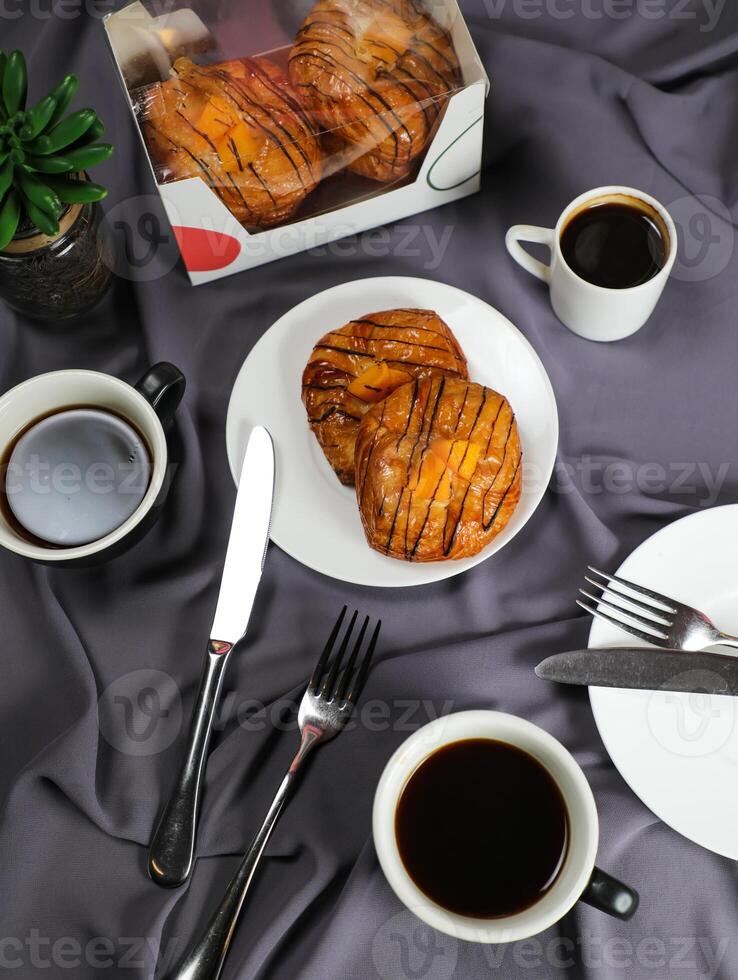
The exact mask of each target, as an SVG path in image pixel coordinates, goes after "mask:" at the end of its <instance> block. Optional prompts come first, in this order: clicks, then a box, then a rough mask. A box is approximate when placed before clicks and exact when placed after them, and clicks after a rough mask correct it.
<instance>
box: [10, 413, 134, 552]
mask: <svg viewBox="0 0 738 980" xmlns="http://www.w3.org/2000/svg"><path fill="white" fill-rule="evenodd" d="M2 463H3V466H2V474H3V486H2V490H3V493H2V495H0V501H1V502H2V508H3V516H4V517H5V519H6V520H7V522H8V523H9V524H10V525H11V526H12V527H13V528H14V529H15V531H16V533H18V534H19V535H20V536H21V537H23V538H25V539H26V540H27V541H30V542H31V543H41V544H43V545H46V546H48V545H52V546H54V547H57V548H68V547H75V546H77V545H84V544H89V543H90V542H93V541H98V540H100V539H101V538H104V537H105V536H106V535H108V534H110V533H111V532H112V531H115V530H116V528H118V527H120V526H121V525H122V524H123V523H125V521H126V520H128V518H129V517H130V516H131V515H132V514H133V513H134V512H135V511H136V510H137V509H138V507H139V505H140V503H141V501H142V500H143V498H144V496H145V494H146V491H147V489H148V486H149V482H150V478H151V452H150V450H149V448H148V446H147V444H146V441H145V439H144V438H143V436H142V435H141V433H140V432H139V431H138V430H137V429H136V428H135V427H134V426H133V425H132V423H131V422H130V421H129V420H128V419H126V418H124V417H122V416H120V415H118V414H117V413H115V412H112V411H110V410H107V409H102V408H99V407H95V406H90V407H86V406H79V407H69V408H64V409H61V410H59V411H55V412H52V413H50V414H49V415H46V416H44V417H42V418H40V419H35V420H34V421H33V422H32V423H31V424H30V425H28V426H26V428H25V429H24V430H23V431H22V432H20V433H19V434H18V435H17V436H16V438H15V439H14V440H13V441H12V443H11V444H10V445H9V446H8V447H7V448H6V450H5V453H4V454H3V458H2Z"/></svg>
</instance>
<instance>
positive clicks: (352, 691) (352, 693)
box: [346, 619, 382, 705]
mask: <svg viewBox="0 0 738 980" xmlns="http://www.w3.org/2000/svg"><path fill="white" fill-rule="evenodd" d="M381 628H382V620H381V619H379V620H377V625H376V626H375V627H374V632H373V633H372V638H371V640H369V646H368V647H367V650H366V653H365V654H364V659H363V660H362V661H361V663H360V664H359V666H358V668H357V670H356V674H355V675H354V679H353V681H352V682H351V687H350V688H349V692H348V694H347V695H346V704H350V705H355V704H356V702H357V700H358V698H359V695H360V694H361V689H362V688H363V686H364V681H365V680H366V675H367V672H368V670H369V665H370V663H371V661H372V657H373V656H374V648H375V647H376V645H377V637H378V636H379V631H380V629H381Z"/></svg>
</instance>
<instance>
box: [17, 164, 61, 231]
mask: <svg viewBox="0 0 738 980" xmlns="http://www.w3.org/2000/svg"><path fill="white" fill-rule="evenodd" d="M18 185H19V187H20V189H21V192H22V194H23V198H24V200H25V202H26V204H27V203H28V202H29V201H30V202H31V204H33V205H34V206H35V207H36V208H38V209H40V210H41V211H43V212H44V213H45V214H48V215H50V216H51V217H53V218H54V219H56V218H58V217H59V215H60V214H61V213H62V210H63V208H62V203H61V201H60V200H59V198H58V196H57V194H56V192H55V191H53V190H52V189H51V188H50V187H49V186H48V184H46V183H45V182H43V181H41V180H39V179H38V177H34V176H33V174H29V173H28V172H27V171H25V170H20V171H19V172H18ZM28 216H29V218H30V217H31V215H30V213H29V215H28ZM31 220H32V221H33V222H34V223H35V224H36V225H38V227H39V228H41V225H39V224H38V222H37V221H36V220H35V218H31ZM41 230H42V231H43V228H42V229H41Z"/></svg>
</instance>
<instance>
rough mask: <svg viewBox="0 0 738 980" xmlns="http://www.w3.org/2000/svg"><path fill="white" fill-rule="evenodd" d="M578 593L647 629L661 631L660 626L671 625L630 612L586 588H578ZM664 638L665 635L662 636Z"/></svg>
mask: <svg viewBox="0 0 738 980" xmlns="http://www.w3.org/2000/svg"><path fill="white" fill-rule="evenodd" d="M579 594H580V595H583V596H584V597H585V598H586V599H591V600H592V602H595V603H597V602H598V603H599V604H600V605H601V606H607V607H608V609H614V610H615V612H619V613H620V614H621V616H628V617H629V618H630V619H634V620H635V621H636V623H641V625H643V626H648V628H649V629H652V630H658V631H659V632H661V629H660V628H661V627H662V626H667V627H668V626H670V625H671V624H670V623H663V622H657V621H656V619H649V618H648V617H647V616H639V615H638V613H635V612H632V611H631V610H630V609H623V607H622V606H619V605H618V604H617V603H615V602H610V601H609V600H608V599H605V598H604V596H600V597H599V598H598V597H597V596H596V595H592V594H591V593H590V592H587V590H586V589H580V590H579ZM662 635H663V634H662ZM664 639H666V636H664Z"/></svg>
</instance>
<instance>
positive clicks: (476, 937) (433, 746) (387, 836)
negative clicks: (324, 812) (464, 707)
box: [373, 711, 638, 943]
mask: <svg viewBox="0 0 738 980" xmlns="http://www.w3.org/2000/svg"><path fill="white" fill-rule="evenodd" d="M479 738H482V739H484V738H489V739H495V740H498V741H502V742H507V743H508V744H510V745H514V746H516V747H517V748H519V749H522V750H523V751H524V752H527V753H528V754H529V755H531V756H533V758H535V759H536V760H538V762H540V763H541V765H542V766H543V767H544V768H545V769H546V770H547V771H548V773H549V774H550V775H551V777H552V778H553V780H554V782H555V783H556V784H557V786H558V788H559V790H560V792H561V796H562V798H563V800H564V803H565V806H566V810H567V817H568V825H569V835H568V847H567V851H566V856H565V858H564V861H563V863H562V866H561V869H560V871H559V873H558V875H557V877H556V879H555V881H554V883H553V884H552V885H551V887H550V888H549V889H548V890H547V891H546V892H545V893H544V894H543V895H542V896H541V898H540V899H539V900H538V901H537V902H535V903H534V904H533V905H531V906H530V907H529V908H526V909H524V910H523V911H521V912H517V913H515V914H513V915H509V916H503V917H499V918H491V919H475V918H470V917H468V916H464V915H459V914H457V913H455V912H451V911H449V910H448V909H446V908H443V907H442V906H441V905H438V904H437V903H436V902H434V901H433V900H432V899H431V898H429V897H428V896H427V895H426V894H424V893H423V892H422V891H421V890H420V888H419V887H418V886H417V885H416V884H415V882H414V881H413V879H412V878H411V877H410V875H409V873H408V872H407V870H406V869H405V865H404V864H403V861H402V857H401V855H400V850H399V847H398V843H397V838H396V834H395V817H396V811H397V805H398V803H399V800H400V797H401V795H402V792H403V790H404V788H405V786H406V785H407V782H408V780H409V779H410V777H411V776H412V774H413V773H414V772H415V770H416V769H417V768H418V767H419V766H420V765H421V764H422V763H423V762H424V761H425V760H426V759H427V758H428V757H429V756H431V755H433V753H434V752H436V751H437V750H438V749H440V748H442V747H443V746H446V745H449V744H452V743H454V742H460V741H464V740H465V739H479ZM429 818H432V815H429ZM463 818H464V815H463V814H462V813H460V814H459V819H460V820H463ZM373 832H374V844H375V847H376V851H377V856H378V858H379V863H380V865H381V866H382V870H383V871H384V874H385V876H386V878H387V881H388V882H389V884H390V885H391V887H392V889H393V890H394V892H395V894H396V895H397V897H398V898H399V899H400V901H401V902H402V903H403V904H404V905H405V906H406V907H407V908H408V909H409V910H410V911H411V912H413V913H414V914H415V915H417V916H418V918H420V919H422V920H423V921H424V922H426V923H427V924H428V925H429V926H432V927H433V928H434V929H437V930H439V931H440V932H445V933H448V934H449V935H451V936H455V937H456V938H457V939H462V940H468V941H471V942H479V943H507V942H515V941H517V940H520V939H526V938H528V937H530V936H534V935H536V934H538V933H540V932H543V931H544V930H545V929H548V928H550V927H551V926H552V925H554V924H555V923H556V922H558V921H559V920H560V919H561V918H562V917H563V916H564V915H566V913H567V912H568V911H569V910H570V909H571V908H572V906H573V905H575V904H576V902H578V901H579V900H583V901H585V902H587V903H588V904H590V905H593V906H595V907H596V908H598V909H600V910H601V911H603V912H607V913H608V914H610V915H613V916H615V917H616V918H621V919H629V918H630V917H631V916H632V915H633V913H634V912H635V910H636V908H637V906H638V896H637V894H636V893H635V892H634V891H632V890H631V889H630V888H628V887H627V885H624V884H622V883H621V882H619V881H617V880H616V879H615V878H612V877H610V875H608V874H606V873H605V872H603V871H600V870H599V868H596V867H595V857H596V854H597V845H598V840H599V824H598V820H597V808H596V806H595V801H594V797H593V796H592V790H591V789H590V787H589V783H588V782H587V779H586V777H585V775H584V773H583V772H582V770H581V769H580V767H579V766H578V765H577V763H576V762H575V760H574V758H573V757H572V756H571V755H570V753H569V752H568V751H567V750H566V749H565V748H564V746H563V745H562V744H561V743H560V742H558V741H557V740H556V739H555V738H554V737H553V736H552V735H549V734H548V732H545V731H543V729H541V728H538V727H537V726H536V725H533V724H531V723H530V722H529V721H525V720H524V719H522V718H517V717H516V716H514V715H508V714H503V713H502V712H498V711H462V712H459V713H457V714H452V715H447V716H445V717H443V718H437V719H436V720H435V721H432V722H431V723H430V724H428V725H425V726H424V727H423V728H421V729H419V730H418V731H417V732H415V733H414V734H413V735H411V736H410V737H409V738H408V739H407V740H406V741H405V742H403V744H402V745H401V746H400V748H399V749H398V750H397V751H396V752H395V754H394V755H393V756H392V758H391V759H390V760H389V762H388V763H387V766H386V767H385V770H384V772H383V773H382V776H381V778H380V781H379V785H378V787H377V792H376V795H375V798H374V812H373Z"/></svg>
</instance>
